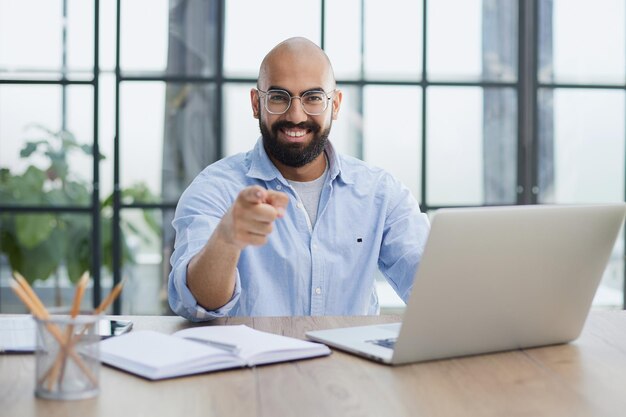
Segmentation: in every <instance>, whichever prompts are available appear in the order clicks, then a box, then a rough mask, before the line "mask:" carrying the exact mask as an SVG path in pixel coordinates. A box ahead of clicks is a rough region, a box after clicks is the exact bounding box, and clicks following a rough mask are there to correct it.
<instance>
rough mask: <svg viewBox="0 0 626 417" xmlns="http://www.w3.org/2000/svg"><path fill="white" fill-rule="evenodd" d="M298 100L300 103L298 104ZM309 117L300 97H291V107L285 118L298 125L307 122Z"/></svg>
mask: <svg viewBox="0 0 626 417" xmlns="http://www.w3.org/2000/svg"><path fill="white" fill-rule="evenodd" d="M296 99H298V100H299V101H298V102H296V101H295V100H296ZM308 117H309V116H308V114H306V113H305V112H304V109H303V108H302V99H301V98H300V97H291V106H289V109H288V110H287V113H285V118H286V119H287V120H288V121H290V122H292V123H294V124H298V123H301V122H306V121H307V119H308Z"/></svg>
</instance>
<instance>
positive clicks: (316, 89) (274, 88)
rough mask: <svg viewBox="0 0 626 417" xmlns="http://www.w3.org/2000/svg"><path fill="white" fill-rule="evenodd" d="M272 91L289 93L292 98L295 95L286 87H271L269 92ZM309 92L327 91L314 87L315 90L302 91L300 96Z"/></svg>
mask: <svg viewBox="0 0 626 417" xmlns="http://www.w3.org/2000/svg"><path fill="white" fill-rule="evenodd" d="M270 90H283V91H286V92H288V93H289V95H290V96H293V95H294V94H293V93H292V92H291V91H289V90H288V89H286V88H285V87H281V86H278V85H270V86H269V88H268V89H267V91H270ZM309 91H324V92H326V90H324V89H323V88H322V87H313V88H309V89H308V90H304V91H301V92H300V95H302V94H304V93H308V92H309Z"/></svg>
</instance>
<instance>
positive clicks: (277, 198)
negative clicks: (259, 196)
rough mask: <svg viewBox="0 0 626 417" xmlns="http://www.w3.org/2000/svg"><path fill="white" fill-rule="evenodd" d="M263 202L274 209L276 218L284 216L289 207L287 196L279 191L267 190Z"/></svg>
mask: <svg viewBox="0 0 626 417" xmlns="http://www.w3.org/2000/svg"><path fill="white" fill-rule="evenodd" d="M265 202H266V203H267V204H269V205H271V206H272V207H274V208H275V209H276V211H277V212H278V217H282V216H284V215H285V210H286V209H287V205H289V195H287V194H286V193H282V192H280V191H274V190H267V196H266V197H265Z"/></svg>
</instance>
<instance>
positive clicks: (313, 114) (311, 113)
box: [256, 88, 337, 116]
mask: <svg viewBox="0 0 626 417" xmlns="http://www.w3.org/2000/svg"><path fill="white" fill-rule="evenodd" d="M256 91H258V92H259V93H260V94H263V95H264V98H263V102H264V103H265V105H264V107H265V110H267V112H268V113H269V114H274V115H278V114H285V113H287V112H288V111H289V109H290V108H291V103H292V102H293V99H294V98H297V99H299V100H300V107H302V111H303V112H305V113H306V114H308V115H309V116H319V115H320V114H323V113H324V112H325V111H326V110H328V102H329V101H330V100H332V99H333V94H334V93H335V92H336V91H337V89H336V88H335V89H334V90H332V91H329V92H326V91H324V90H310V91H306V92H304V93H303V94H302V95H299V96H292V95H291V94H290V93H289V91H287V90H282V89H280V88H272V89H270V90H267V91H263V90H261V89H260V88H257V89H256ZM271 92H281V93H285V94H287V96H288V97H289V104H287V108H286V109H285V110H284V111H282V112H274V111H271V110H270V109H269V106H268V104H267V97H268V95H269V93H271ZM310 93H324V95H325V96H326V101H325V102H324V110H322V111H321V112H319V113H316V112H309V111H307V109H305V108H304V103H303V102H302V97H303V96H305V95H307V94H310Z"/></svg>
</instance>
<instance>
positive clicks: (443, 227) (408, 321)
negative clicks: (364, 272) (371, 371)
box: [306, 204, 626, 365]
mask: <svg viewBox="0 0 626 417" xmlns="http://www.w3.org/2000/svg"><path fill="white" fill-rule="evenodd" d="M625 214H626V204H610V205H593V206H558V205H552V206H551V205H543V206H542V205H535V206H509V207H481V208H469V209H441V210H438V211H437V212H436V213H435V216H434V218H433V220H432V225H431V231H430V235H429V237H428V242H427V244H426V247H425V249H424V254H423V256H422V260H421V263H420V266H419V269H418V271H417V273H416V276H415V281H414V284H413V289H412V291H411V297H410V299H409V301H408V305H407V308H406V310H405V313H404V316H403V321H402V323H393V324H383V325H371V326H360V327H350V328H339V329H328V330H317V331H309V332H307V333H306V335H307V337H308V338H309V339H311V340H314V341H318V342H322V343H325V344H327V345H329V346H332V347H335V348H338V349H341V350H345V351H347V352H351V353H355V354H358V355H362V356H364V357H366V358H369V359H373V360H376V361H379V362H382V363H386V364H391V365H400V364H405V363H412V362H421V361H428V360H435V359H444V358H452V357H458V356H466V355H475V354H482V353H489V352H498V351H506V350H513V349H520V348H528V347H535V346H545V345H553V344H559V343H566V342H570V341H572V340H574V339H576V338H577V337H578V336H579V335H580V332H581V331H582V327H583V325H584V323H585V320H586V318H587V315H588V313H589V309H590V307H591V302H592V300H593V298H594V295H595V292H596V290H597V288H598V285H599V283H600V280H601V278H602V275H603V272H604V270H605V268H606V266H607V263H608V260H609V257H610V255H611V251H612V249H613V246H614V244H615V241H616V239H617V236H618V233H619V231H620V228H621V226H622V223H623V221H624V215H625Z"/></svg>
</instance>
